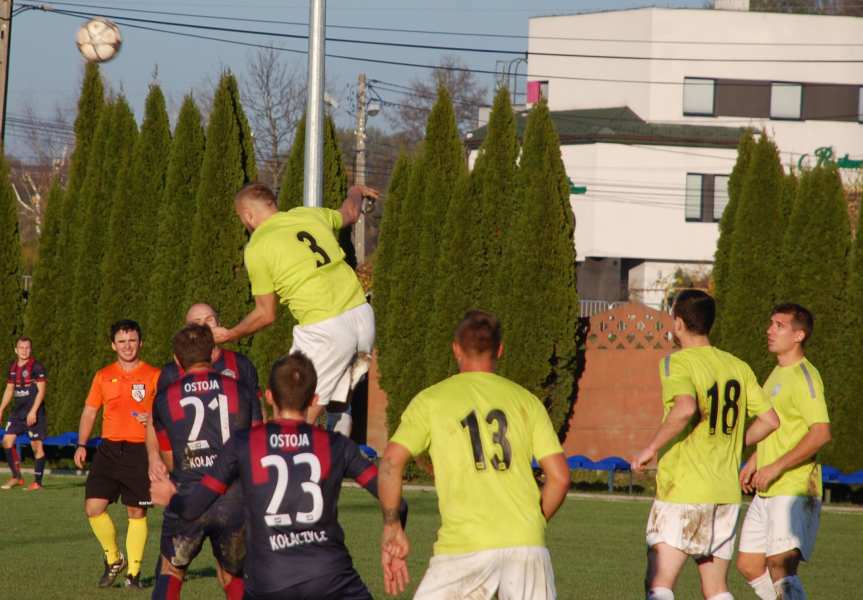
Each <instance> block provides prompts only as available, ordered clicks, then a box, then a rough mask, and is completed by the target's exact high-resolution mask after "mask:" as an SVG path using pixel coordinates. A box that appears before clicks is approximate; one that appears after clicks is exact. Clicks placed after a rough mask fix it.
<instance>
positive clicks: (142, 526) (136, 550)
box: [126, 517, 147, 575]
mask: <svg viewBox="0 0 863 600" xmlns="http://www.w3.org/2000/svg"><path fill="white" fill-rule="evenodd" d="M146 545H147V517H141V518H140V519H129V531H127V532H126V555H127V556H128V557H129V571H128V573H129V575H137V574H138V573H140V572H141V561H142V560H144V547H145V546H146Z"/></svg>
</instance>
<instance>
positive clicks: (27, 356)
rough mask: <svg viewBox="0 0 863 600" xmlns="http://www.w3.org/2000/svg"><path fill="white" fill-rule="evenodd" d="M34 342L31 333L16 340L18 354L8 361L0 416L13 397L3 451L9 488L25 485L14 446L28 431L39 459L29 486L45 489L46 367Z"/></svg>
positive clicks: (6, 486) (31, 443)
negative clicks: (37, 356) (9, 477)
mask: <svg viewBox="0 0 863 600" xmlns="http://www.w3.org/2000/svg"><path fill="white" fill-rule="evenodd" d="M32 350H33V342H32V341H31V340H30V338H28V337H24V336H21V337H19V338H18V340H17V341H16V342H15V355H16V356H17V358H16V359H15V360H14V361H12V363H11V364H10V365H9V369H8V370H7V372H8V373H9V376H8V378H7V379H6V389H5V390H3V400H2V401H0V416H2V415H3V411H4V410H6V407H7V406H8V405H9V403H10V401H12V399H13V398H14V402H15V403H14V405H13V407H12V412H11V414H10V415H9V422H8V423H6V433H5V434H4V435H3V452H4V454H5V455H6V462H7V463H9V470H10V471H11V472H12V478H11V479H10V480H9V481H7V482H6V483H4V484H3V485H2V486H0V489H3V490H9V489H12V488H14V487H17V486H23V485H24V480H23V479H22V478H21V462H20V458H19V456H18V452H16V450H15V438H16V437H18V436H19V435H20V434H22V433H24V432H25V431H26V432H27V435H29V436H30V446H31V447H32V448H33V456H34V457H35V459H36V468H35V469H34V471H35V472H34V475H35V479H34V481H33V483H31V484H30V485H29V486H28V487H27V488H25V489H26V490H30V491H35V490H40V489H42V475H43V473H44V472H45V448H44V446H43V445H42V440H43V439H45V436H46V435H47V433H48V424H47V422H46V419H45V387H46V383H45V381H46V379H45V367H43V366H42V363H40V362H38V361H36V359H34V358H33V355H32Z"/></svg>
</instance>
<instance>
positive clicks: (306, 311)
mask: <svg viewBox="0 0 863 600" xmlns="http://www.w3.org/2000/svg"><path fill="white" fill-rule="evenodd" d="M341 227H342V215H341V213H340V212H338V211H336V210H331V209H329V208H305V207H301V208H293V209H291V210H289V211H287V212H279V213H276V214H275V215H273V216H272V217H270V218H269V219H267V220H266V221H264V222H263V223H261V225H260V226H258V228H257V229H255V231H254V233H252V237H251V238H250V239H249V243H248V244H247V245H246V250H245V256H244V258H245V263H246V271H247V272H248V274H249V281H250V282H251V285H252V295H253V296H265V295H267V294H271V293H273V292H275V293H276V294H277V295H278V297H279V300H280V301H281V303H282V304H287V305H288V308H289V309H290V311H291V313H292V314H293V315H294V318H296V320H297V322H298V323H299V324H300V325H309V324H311V323H317V322H318V321H323V320H325V319H329V318H332V317H335V316H338V315H340V314H342V313H343V312H345V311H347V310H350V309H352V308H355V307H357V306H360V305H361V304H363V303H365V301H366V298H365V294H364V293H363V288H362V286H361V285H360V281H359V279H357V275H356V273H354V270H353V269H351V267H350V266H349V265H348V264H347V263H346V262H345V253H344V251H343V250H342V248H341V246H339V241H338V238H337V237H336V233H335V232H337V231H338V230H339V229H341Z"/></svg>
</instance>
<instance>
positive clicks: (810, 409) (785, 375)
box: [758, 358, 830, 498]
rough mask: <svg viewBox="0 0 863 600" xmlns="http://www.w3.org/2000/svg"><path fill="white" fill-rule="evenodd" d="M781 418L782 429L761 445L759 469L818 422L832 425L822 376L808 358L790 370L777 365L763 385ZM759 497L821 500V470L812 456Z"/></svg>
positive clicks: (786, 449) (782, 452)
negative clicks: (799, 497) (813, 498)
mask: <svg viewBox="0 0 863 600" xmlns="http://www.w3.org/2000/svg"><path fill="white" fill-rule="evenodd" d="M764 392H765V393H766V394H768V395H769V396H770V400H771V401H772V402H773V408H774V409H775V410H776V414H778V415H779V429H777V430H776V431H774V432H773V433H771V434H770V435H768V436H767V437H766V438H764V439H763V440H761V441H760V442H758V468H759V469H760V468H761V467H763V466H765V465H769V464H771V463H773V462H776V460H777V459H778V458H780V457H781V456H783V455H785V454H787V453H788V452H790V451H791V450H792V449H793V448H794V447H795V446H796V445H797V444H799V443H800V440H802V439H803V436H805V435H806V434H807V433H808V432H809V428H810V427H811V426H812V425H814V424H815V423H829V422H830V418H829V417H828V416H827V403H826V402H825V401H824V384H823V383H822V382H821V375H820V374H819V373H818V369H816V368H815V367H814V366H813V365H812V363H811V362H809V361H808V360H806V359H805V358H804V359H803V360H801V361H800V362H798V363H797V364H794V365H789V366H787V367H780V366H777V367H776V368H775V369H773V372H772V373H771V374H770V377H768V378H767V381H765V382H764ZM758 495H759V496H815V497H816V498H820V497H821V467H820V465H819V464H818V462H817V460H816V458H815V457H814V456H813V457H812V458H810V459H809V460H806V461H804V462H803V463H802V464H799V465H797V466H796V467H794V468H792V469H788V470H787V471H785V472H784V473H782V475H780V476H779V477H778V478H777V479H776V481H774V482H773V483H772V484H770V487H769V488H767V491H764V492H758Z"/></svg>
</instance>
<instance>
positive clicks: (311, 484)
mask: <svg viewBox="0 0 863 600" xmlns="http://www.w3.org/2000/svg"><path fill="white" fill-rule="evenodd" d="M293 465H294V466H297V465H308V466H309V480H308V481H304V482H302V483H301V484H300V487H301V488H302V490H303V492H305V493H306V494H308V495H310V496H311V497H312V510H311V511H309V512H298V513H297V514H296V515H294V517H293V519H292V518H291V515H290V514H288V513H282V512H280V511H281V508H282V501H283V500H284V499H285V492H287V491H288V480H289V478H290V469H289V468H288V461H287V460H286V459H285V457H284V456H282V455H281V454H268V455H267V456H264V457H262V458H261V466H262V467H264V468H267V467H272V468H274V469H275V470H276V489H275V490H273V495H272V497H271V498H270V503H269V504H268V505H267V514H266V516H265V517H264V522H266V524H267V525H269V526H270V527H277V526H280V525H281V526H287V525H290V524H291V523H293V522H294V521H296V522H298V523H304V524H306V525H311V524H313V523H317V522H318V521H319V520H320V518H321V515H323V513H324V495H323V494H322V493H321V487H320V486H319V485H318V484H319V483H320V481H321V461H320V460H318V457H317V456H315V455H314V454H312V453H311V452H303V453H302V454H297V455H295V456H294V457H293Z"/></svg>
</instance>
